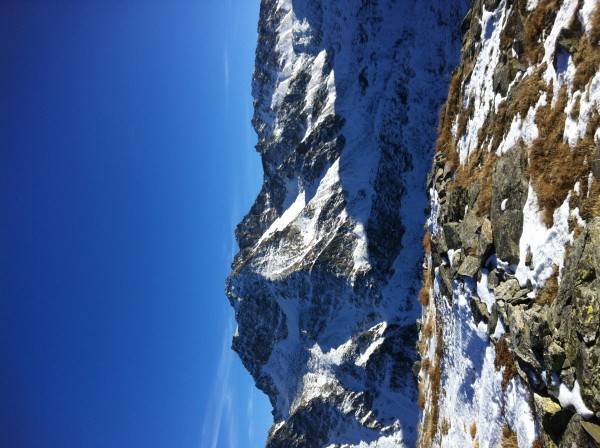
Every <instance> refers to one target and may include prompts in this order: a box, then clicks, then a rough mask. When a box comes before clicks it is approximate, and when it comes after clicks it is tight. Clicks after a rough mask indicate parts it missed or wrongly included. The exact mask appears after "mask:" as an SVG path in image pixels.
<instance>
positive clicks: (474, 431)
mask: <svg viewBox="0 0 600 448" xmlns="http://www.w3.org/2000/svg"><path fill="white" fill-rule="evenodd" d="M469 434H471V438H472V439H475V436H476V435H477V423H475V422H473V423H471V426H470V427H469Z"/></svg>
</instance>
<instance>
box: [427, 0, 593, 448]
mask: <svg viewBox="0 0 600 448" xmlns="http://www.w3.org/2000/svg"><path fill="white" fill-rule="evenodd" d="M463 30H464V32H465V34H464V37H463V48H462V57H461V63H460V65H459V66H458V68H457V69H456V70H455V72H454V74H453V79H452V83H451V88H450V92H449V96H448V100H447V102H446V105H445V107H444V109H443V113H442V121H441V123H440V128H439V131H440V135H439V139H438V142H437V147H436V154H435V157H434V165H433V169H432V171H431V173H430V176H429V186H428V187H429V189H430V190H429V191H430V199H431V215H430V218H429V221H428V228H427V235H426V241H427V244H426V247H425V249H426V261H425V264H426V266H427V268H426V274H425V280H424V285H423V287H424V289H425V291H426V293H427V294H428V295H429V296H430V297H431V298H430V300H429V302H430V304H429V305H428V306H426V307H425V308H424V312H423V317H422V319H423V322H424V324H423V325H424V330H423V331H422V332H421V341H420V345H419V347H420V351H421V355H422V358H423V361H422V365H425V366H426V367H427V368H421V371H420V374H419V375H420V376H419V378H420V384H419V387H420V389H421V396H422V398H421V401H422V403H423V409H424V412H423V414H422V420H421V424H422V431H421V433H420V442H419V444H420V446H423V447H430V446H519V447H530V446H536V447H537V446H546V447H555V446H559V447H571V446H576V447H585V446H588V444H589V446H593V444H594V443H599V440H598V438H597V437H598V432H595V431H597V429H596V428H598V426H597V425H598V422H599V418H600V388H599V384H600V370H599V367H598V361H599V353H600V339H599V338H600V334H599V331H600V324H599V319H600V309H599V307H600V288H599V286H600V283H599V281H600V280H599V279H598V277H597V275H598V272H599V271H598V269H599V268H600V264H599V259H600V245H599V243H600V241H599V237H598V234H599V233H600V230H599V229H600V183H599V182H600V178H599V177H598V173H596V172H595V171H594V166H595V165H596V163H597V162H596V159H597V157H598V147H599V146H600V142H599V137H600V131H599V130H598V129H599V125H600V116H599V113H600V47H599V45H600V42H599V40H600V6H598V2H597V1H576V0H571V1H569V0H564V1H541V0H540V1H510V0H502V1H481V0H479V1H478V0H475V1H474V2H473V4H472V5H471V9H470V11H469V13H468V15H467V17H466V19H465V21H464V23H463ZM511 443H512V445H511Z"/></svg>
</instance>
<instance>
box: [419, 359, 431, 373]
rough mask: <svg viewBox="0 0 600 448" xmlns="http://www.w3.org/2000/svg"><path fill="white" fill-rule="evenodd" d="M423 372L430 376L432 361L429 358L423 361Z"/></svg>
mask: <svg viewBox="0 0 600 448" xmlns="http://www.w3.org/2000/svg"><path fill="white" fill-rule="evenodd" d="M421 370H422V371H423V372H427V374H429V371H430V370H431V361H430V360H429V358H425V359H424V360H423V362H422V363H421Z"/></svg>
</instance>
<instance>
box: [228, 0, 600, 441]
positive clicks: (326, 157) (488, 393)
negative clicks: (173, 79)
mask: <svg viewBox="0 0 600 448" xmlns="http://www.w3.org/2000/svg"><path fill="white" fill-rule="evenodd" d="M599 4H600V0H562V1H561V0H537V1H536V0H473V1H472V2H471V3H469V1H468V0H445V1H435V0H420V1H417V0H344V1H342V0H262V2H261V7H260V17H259V24H258V44H257V49H256V66H255V70H254V76H253V83H252V94H253V97H254V117H253V126H254V129H255V131H256V133H257V134H258V144H257V151H258V152H259V154H260V157H261V160H262V165H263V170H264V181H263V185H262V189H261V191H260V193H259V195H258V197H257V199H256V201H255V203H254V205H253V206H252V208H251V210H250V211H249V213H248V214H247V215H246V216H245V218H244V219H243V221H242V222H241V223H240V224H239V225H238V227H237V229H236V237H237V241H238V245H239V249H240V250H239V253H238V254H237V255H236V257H235V259H234V262H233V265H232V272H231V274H230V276H229V278H228V279H227V284H226V292H227V295H228V297H229V300H230V302H231V305H232V306H233V308H234V310H235V317H236V320H237V324H238V328H237V330H236V333H235V335H234V338H233V349H234V350H235V351H236V352H237V353H238V355H239V357H240V358H241V360H242V362H243V364H244V366H245V367H246V368H247V369H248V371H249V372H250V373H251V375H252V376H253V377H254V380H255V381H256V385H257V387H258V388H260V389H261V390H262V391H263V392H264V393H266V394H267V396H268V397H269V399H270V401H271V404H272V406H273V419H274V423H273V426H272V427H271V429H270V431H269V436H268V440H267V446H268V447H271V448H275V447H282V448H283V447H292V448H293V447H308V448H313V447H314V448H317V447H340V448H341V447H398V446H410V447H413V446H420V447H461V448H462V447H480V448H484V447H490V448H491V447H497V446H501V447H543V446H546V447H557V446H558V447H588V446H595V445H594V444H596V445H597V446H600V426H599V423H600V292H599V291H600V275H599V274H600V115H599V114H600V6H599Z"/></svg>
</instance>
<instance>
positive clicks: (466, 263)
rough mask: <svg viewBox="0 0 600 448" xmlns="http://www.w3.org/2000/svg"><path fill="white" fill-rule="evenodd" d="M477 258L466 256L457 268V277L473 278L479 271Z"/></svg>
mask: <svg viewBox="0 0 600 448" xmlns="http://www.w3.org/2000/svg"><path fill="white" fill-rule="evenodd" d="M479 263H480V262H479V258H476V257H472V256H470V255H467V256H466V257H465V259H464V260H463V261H462V263H461V264H460V267H459V268H458V275H462V276H466V277H472V278H474V277H475V276H476V274H477V271H479V267H480V266H479Z"/></svg>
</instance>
